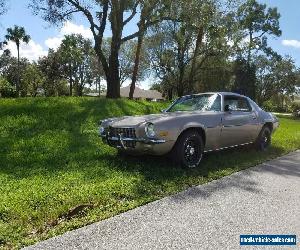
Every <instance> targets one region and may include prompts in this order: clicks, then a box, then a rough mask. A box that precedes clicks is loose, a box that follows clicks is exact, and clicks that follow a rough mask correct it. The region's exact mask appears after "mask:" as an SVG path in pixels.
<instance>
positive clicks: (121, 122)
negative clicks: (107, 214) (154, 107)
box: [109, 112, 207, 127]
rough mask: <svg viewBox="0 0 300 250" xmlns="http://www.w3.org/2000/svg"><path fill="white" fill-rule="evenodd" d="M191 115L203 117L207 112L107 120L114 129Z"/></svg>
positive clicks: (124, 117)
mask: <svg viewBox="0 0 300 250" xmlns="http://www.w3.org/2000/svg"><path fill="white" fill-rule="evenodd" d="M193 114H197V115H200V114H201V115H205V114H207V112H172V113H161V114H151V115H141V116H123V117H119V118H113V119H109V121H110V124H109V125H111V126H114V127H133V126H139V125H141V124H142V123H145V122H153V123H154V122H157V121H161V120H168V119H172V118H175V117H183V116H190V115H193Z"/></svg>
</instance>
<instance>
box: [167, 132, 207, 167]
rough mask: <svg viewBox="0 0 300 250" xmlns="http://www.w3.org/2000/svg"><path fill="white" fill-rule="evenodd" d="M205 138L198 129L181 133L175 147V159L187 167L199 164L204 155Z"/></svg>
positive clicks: (173, 155)
mask: <svg viewBox="0 0 300 250" xmlns="http://www.w3.org/2000/svg"><path fill="white" fill-rule="evenodd" d="M203 149H204V144H203V139H202V137H201V135H200V134H199V133H198V132H197V131H196V130H188V131H186V132H184V133H183V134H181V135H180V136H179V138H178V140H177V142H176V144H175V147H174V148H173V154H172V157H173V160H174V161H175V163H176V164H177V165H180V166H182V167H185V168H195V167H197V166H199V164H200V162H201V160H202V156H203Z"/></svg>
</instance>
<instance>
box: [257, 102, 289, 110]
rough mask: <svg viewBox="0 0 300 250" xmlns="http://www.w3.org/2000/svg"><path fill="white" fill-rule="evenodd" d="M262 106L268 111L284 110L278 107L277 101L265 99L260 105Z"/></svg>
mask: <svg viewBox="0 0 300 250" xmlns="http://www.w3.org/2000/svg"><path fill="white" fill-rule="evenodd" d="M262 108H263V109H264V110H266V111H268V112H278V113H283V112H286V109H285V108H283V107H280V106H279V104H278V103H275V102H274V101H271V100H268V101H265V102H264V103H263V105H262Z"/></svg>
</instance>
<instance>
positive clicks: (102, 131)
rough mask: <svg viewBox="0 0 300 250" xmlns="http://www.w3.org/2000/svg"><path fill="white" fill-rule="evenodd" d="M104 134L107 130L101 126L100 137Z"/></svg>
mask: <svg viewBox="0 0 300 250" xmlns="http://www.w3.org/2000/svg"><path fill="white" fill-rule="evenodd" d="M104 132H105V128H104V127H102V126H100V127H99V133H100V135H103V134H104Z"/></svg>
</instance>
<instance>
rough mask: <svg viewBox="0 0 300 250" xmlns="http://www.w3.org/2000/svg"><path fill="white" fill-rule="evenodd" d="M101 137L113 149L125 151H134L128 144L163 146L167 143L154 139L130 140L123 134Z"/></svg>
mask: <svg viewBox="0 0 300 250" xmlns="http://www.w3.org/2000/svg"><path fill="white" fill-rule="evenodd" d="M100 137H102V140H103V141H104V142H105V143H106V144H108V145H110V146H112V147H116V148H120V149H123V150H127V149H131V150H132V149H134V148H132V147H128V146H126V144H127V142H131V143H140V144H144V145H156V144H163V143H165V142H166V140H163V139H154V138H153V139H150V138H128V137H123V136H122V134H119V135H118V136H117V137H116V136H110V135H109V133H107V134H102V135H100Z"/></svg>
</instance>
